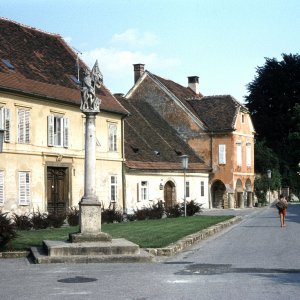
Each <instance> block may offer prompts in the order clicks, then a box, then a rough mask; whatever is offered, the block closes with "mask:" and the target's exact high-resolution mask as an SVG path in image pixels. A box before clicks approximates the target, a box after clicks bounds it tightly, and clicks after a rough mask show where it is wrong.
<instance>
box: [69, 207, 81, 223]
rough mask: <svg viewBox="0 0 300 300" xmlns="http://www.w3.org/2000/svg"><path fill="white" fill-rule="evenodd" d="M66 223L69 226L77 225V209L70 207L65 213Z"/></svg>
mask: <svg viewBox="0 0 300 300" xmlns="http://www.w3.org/2000/svg"><path fill="white" fill-rule="evenodd" d="M67 222H68V224H69V225H70V226H77V225H79V209H77V208H76V207H71V208H70V209H69V211H68V213H67Z"/></svg>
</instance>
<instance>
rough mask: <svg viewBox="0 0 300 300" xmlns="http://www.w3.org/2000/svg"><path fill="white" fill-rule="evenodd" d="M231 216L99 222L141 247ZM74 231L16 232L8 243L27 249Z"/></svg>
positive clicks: (160, 243) (154, 245)
mask: <svg viewBox="0 0 300 300" xmlns="http://www.w3.org/2000/svg"><path fill="white" fill-rule="evenodd" d="M232 217H233V216H201V215H200V216H193V217H187V218H184V217H180V218H166V219H160V220H146V221H135V222H124V223H115V224H103V225H102V229H101V230H102V231H103V232H107V233H109V234H110V235H111V236H112V237H113V238H121V237H122V238H125V239H127V240H129V241H132V242H133V243H136V244H138V245H139V246H140V247H142V248H160V247H165V246H167V245H169V244H171V243H173V242H176V241H178V240H179V239H181V238H182V237H184V236H186V235H189V234H192V233H195V232H197V231H200V230H202V229H205V228H208V227H210V226H212V225H214V224H217V223H220V222H223V221H225V220H228V219H231V218H232ZM74 232H78V227H76V226H75V227H65V228H49V229H41V230H30V231H18V235H19V236H18V238H16V239H15V240H14V241H13V242H12V246H13V250H27V249H29V248H30V247H31V246H41V245H42V241H43V240H67V239H68V237H69V233H74Z"/></svg>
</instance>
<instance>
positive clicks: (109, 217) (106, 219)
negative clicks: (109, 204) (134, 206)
mask: <svg viewBox="0 0 300 300" xmlns="http://www.w3.org/2000/svg"><path fill="white" fill-rule="evenodd" d="M122 220H123V213H122V211H120V210H117V209H116V208H115V207H114V206H113V208H107V209H104V210H103V211H102V213H101V223H114V222H118V223H120V222H122Z"/></svg>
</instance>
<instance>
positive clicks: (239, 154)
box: [236, 142, 242, 166]
mask: <svg viewBox="0 0 300 300" xmlns="http://www.w3.org/2000/svg"><path fill="white" fill-rule="evenodd" d="M236 163H237V165H238V166H241V165H242V143H241V142H237V143H236Z"/></svg>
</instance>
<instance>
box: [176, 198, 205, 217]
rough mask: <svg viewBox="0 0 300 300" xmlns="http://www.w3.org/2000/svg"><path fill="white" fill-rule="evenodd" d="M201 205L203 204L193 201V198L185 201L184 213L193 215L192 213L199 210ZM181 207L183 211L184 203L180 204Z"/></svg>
mask: <svg viewBox="0 0 300 300" xmlns="http://www.w3.org/2000/svg"><path fill="white" fill-rule="evenodd" d="M202 205H203V204H199V203H197V202H195V201H194V200H191V201H187V202H186V215H187V216H193V215H194V214H196V213H198V212H201V211H202ZM181 209H182V211H184V203H183V204H182V207H181Z"/></svg>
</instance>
